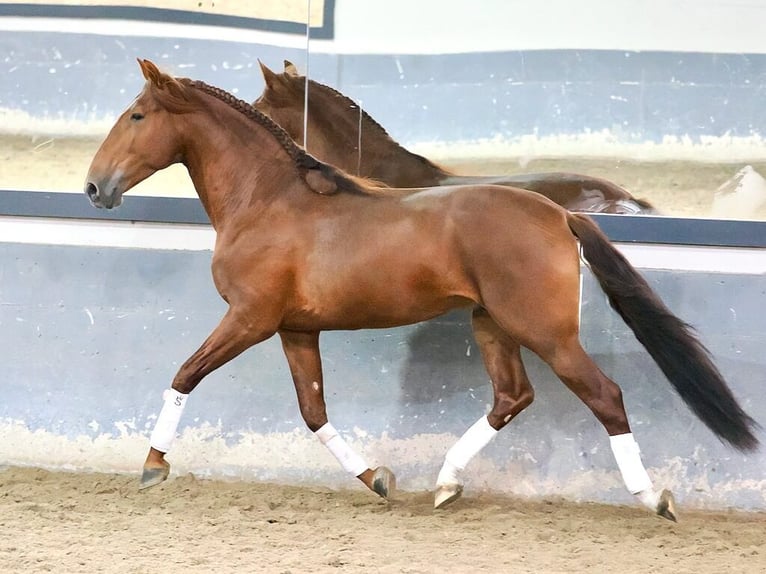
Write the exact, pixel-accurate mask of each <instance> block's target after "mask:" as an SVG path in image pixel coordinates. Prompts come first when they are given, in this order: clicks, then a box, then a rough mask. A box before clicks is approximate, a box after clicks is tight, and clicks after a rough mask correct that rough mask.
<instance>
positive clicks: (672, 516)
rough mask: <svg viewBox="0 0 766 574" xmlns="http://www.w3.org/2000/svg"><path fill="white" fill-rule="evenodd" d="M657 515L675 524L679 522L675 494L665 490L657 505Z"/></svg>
mask: <svg viewBox="0 0 766 574" xmlns="http://www.w3.org/2000/svg"><path fill="white" fill-rule="evenodd" d="M657 514H659V515H660V516H662V517H663V518H667V519H668V520H672V521H673V522H678V517H677V516H676V500H675V498H673V493H672V492H670V491H669V490H667V489H665V490H663V491H662V494H660V501H659V502H658V503H657Z"/></svg>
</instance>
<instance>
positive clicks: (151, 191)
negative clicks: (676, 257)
mask: <svg viewBox="0 0 766 574" xmlns="http://www.w3.org/2000/svg"><path fill="white" fill-rule="evenodd" d="M100 143H101V138H59V137H45V136H29V135H12V136H11V135H0V189H20V190H35V191H40V190H43V191H48V190H53V191H68V192H80V191H81V190H82V185H83V181H84V180H85V175H86V174H87V171H88V166H89V164H90V161H91V159H92V158H93V155H94V154H95V152H96V150H97V149H98V146H99V144H100ZM434 160H435V161H437V162H438V163H441V164H443V165H445V166H446V167H449V168H451V169H453V170H455V171H456V172H458V173H464V174H486V175H500V174H510V173H522V172H541V171H556V170H559V171H573V172H577V173H583V174H588V175H593V176H597V177H604V178H606V179H609V180H611V181H613V182H615V183H618V184H620V185H622V186H623V187H625V188H626V189H628V190H629V191H630V192H631V193H632V194H633V195H634V196H635V197H640V198H643V199H647V200H648V201H650V202H651V203H653V204H654V205H655V206H656V207H657V208H658V209H659V210H660V211H661V212H663V213H664V214H666V215H675V216H688V217H709V216H711V212H712V207H713V199H714V194H715V191H716V189H718V187H719V186H721V185H722V184H724V183H725V182H726V181H727V180H729V179H730V178H732V177H733V176H734V175H735V174H736V173H737V171H738V170H739V169H741V168H742V167H743V166H744V165H745V164H742V163H698V162H690V161H662V162H648V161H631V160H627V159H615V158H604V159H593V158H587V159H578V158H564V159H533V160H531V161H529V160H528V159H523V160H520V159H519V158H504V159H494V160H493V159H455V158H434ZM750 165H752V166H753V168H755V169H756V171H757V172H758V173H759V174H761V175H764V176H766V162H763V163H751V164H750ZM130 194H131V195H150V196H152V195H163V196H172V197H178V196H180V197H194V196H195V193H194V189H193V187H192V186H191V182H190V181H189V177H188V174H187V173H186V171H185V170H184V169H183V168H182V167H180V166H172V167H171V168H169V169H167V170H165V171H163V172H160V173H157V174H155V175H154V176H152V177H151V178H149V179H148V180H146V181H145V182H143V183H141V184H139V185H138V186H137V187H136V188H135V189H133V190H131V192H130ZM764 201H766V196H765V197H764ZM717 216H720V214H717ZM748 219H766V209H764V208H763V207H762V208H760V209H757V210H755V211H753V212H752V213H750V214H749V216H748Z"/></svg>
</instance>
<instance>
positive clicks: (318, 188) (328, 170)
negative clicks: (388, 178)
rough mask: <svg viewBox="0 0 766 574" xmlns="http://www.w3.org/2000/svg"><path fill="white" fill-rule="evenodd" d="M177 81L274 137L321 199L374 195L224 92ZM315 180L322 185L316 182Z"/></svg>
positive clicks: (196, 82)
mask: <svg viewBox="0 0 766 574" xmlns="http://www.w3.org/2000/svg"><path fill="white" fill-rule="evenodd" d="M179 81H180V82H182V83H183V84H185V85H187V86H191V87H193V88H195V89H197V90H199V91H201V92H204V93H205V94H208V95H210V96H213V97H214V98H216V99H218V100H220V101H222V102H224V103H225V104H227V105H228V106H229V107H231V108H233V109H235V110H236V111H238V112H239V113H241V114H243V115H244V116H246V117H247V118H249V119H251V120H253V121H254V122H256V123H257V124H259V125H261V126H262V127H264V128H266V130H268V132H269V133H270V134H271V135H273V136H274V138H275V139H276V140H277V142H279V144H280V145H281V146H282V148H283V149H284V150H285V151H286V152H287V153H288V155H289V156H290V157H291V158H292V160H293V161H294V162H295V165H296V166H297V167H298V168H301V169H303V170H307V172H313V174H311V173H304V174H303V178H304V180H305V181H306V183H307V184H308V186H309V187H310V188H311V189H312V191H315V192H316V193H320V194H322V195H332V194H334V193H337V192H338V191H345V192H349V193H354V194H359V195H376V194H375V193H374V192H371V191H370V190H368V189H367V184H368V183H372V182H371V181H368V180H365V179H364V178H358V177H353V176H351V175H348V174H346V173H344V172H343V171H341V170H339V169H338V168H336V167H335V166H332V165H329V164H326V163H323V162H321V161H319V160H318V159H316V158H315V157H314V156H312V155H311V154H309V153H308V152H306V150H304V149H303V148H302V147H300V146H299V145H298V144H296V143H295V141H293V139H292V138H291V137H290V135H289V134H288V133H287V132H286V131H285V130H284V129H282V127H281V126H279V124H277V123H276V122H274V121H273V120H272V119H271V118H269V117H268V116H267V115H266V114H263V113H261V112H259V111H258V110H256V109H255V108H254V107H253V106H252V105H250V104H249V103H247V102H246V101H244V100H241V99H239V98H237V97H236V96H234V95H233V94H231V93H229V92H227V91H226V90H223V89H221V88H217V87H215V86H211V85H209V84H206V83H205V82H203V81H201V80H190V79H187V78H183V79H180V78H179ZM318 178H320V179H322V180H324V181H320V180H318Z"/></svg>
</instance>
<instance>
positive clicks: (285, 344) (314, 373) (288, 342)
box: [279, 331, 396, 498]
mask: <svg viewBox="0 0 766 574" xmlns="http://www.w3.org/2000/svg"><path fill="white" fill-rule="evenodd" d="M279 336H280V337H281V338H282V348H283V349H284V352H285V356H286V357H287V362H288V364H289V366H290V373H291V374H292V377H293V382H294V383H295V391H296V393H297V395H298V406H299V407H300V410H301V415H302V416H303V420H304V421H305V422H306V426H308V427H309V429H310V430H311V431H312V432H313V433H314V434H315V435H316V437H317V438H318V439H319V440H320V441H321V442H322V444H323V445H325V446H326V447H327V449H328V450H329V451H330V452H331V453H332V454H333V456H335V458H336V459H338V462H340V464H341V466H342V467H343V468H344V470H346V471H347V472H348V473H350V474H351V475H352V476H355V477H356V478H358V479H359V480H361V481H362V482H363V483H364V484H365V485H366V486H367V488H369V489H370V490H372V491H373V492H375V493H377V494H379V495H380V496H382V497H383V498H389V497H390V496H391V495H392V494H393V492H394V490H395V488H396V478H395V477H394V474H393V473H392V472H391V471H390V470H389V469H387V468H386V467H383V466H381V467H378V468H376V469H374V470H373V469H371V468H370V467H369V466H368V465H367V463H366V462H365V461H364V459H362V457H361V456H359V455H358V454H357V453H356V452H355V451H354V450H353V449H352V448H351V447H350V446H349V445H348V443H347V442H346V441H345V440H343V438H342V437H341V436H340V434H338V432H337V431H336V430H335V428H334V427H333V426H332V424H330V422H329V421H328V419H327V408H326V405H325V401H324V386H323V381H322V359H321V357H320V355H319V332H309V333H299V332H294V331H280V332H279Z"/></svg>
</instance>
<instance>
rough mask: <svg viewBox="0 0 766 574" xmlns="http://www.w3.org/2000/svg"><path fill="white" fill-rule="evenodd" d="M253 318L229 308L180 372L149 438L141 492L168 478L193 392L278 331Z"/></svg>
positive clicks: (165, 394) (167, 392) (167, 391)
mask: <svg viewBox="0 0 766 574" xmlns="http://www.w3.org/2000/svg"><path fill="white" fill-rule="evenodd" d="M250 319H251V317H248V316H246V315H244V314H243V313H238V312H237V311H235V310H233V309H229V310H228V312H227V313H226V315H224V317H223V319H222V320H221V322H220V323H219V324H218V326H217V327H216V328H215V330H213V332H212V333H211V334H210V336H209V337H208V338H207V339H206V340H205V342H204V343H203V344H202V346H201V347H200V348H199V349H198V350H197V351H196V352H195V353H194V354H193V355H192V356H191V357H189V359H188V360H187V361H186V362H185V363H184V364H183V365H182V366H181V368H180V369H179V371H178V373H177V374H176V376H175V378H174V379H173V384H172V387H171V388H170V389H167V390H166V391H165V393H164V395H163V400H164V403H163V406H162V410H161V411H160V415H159V417H157V422H156V423H155V424H154V430H153V431H152V435H151V438H150V439H149V445H150V449H149V454H148V455H147V456H146V462H144V471H143V474H142V476H141V484H140V486H139V489H145V488H149V487H151V486H155V485H157V484H159V483H161V482H162V481H164V480H165V479H166V478H167V477H168V474H169V473H170V464H168V462H167V461H166V460H165V454H166V453H167V452H168V450H170V446H171V445H172V443H173V440H174V439H175V435H176V430H177V429H178V423H179V422H180V420H181V415H182V413H183V411H184V408H185V407H186V400H187V397H188V396H189V393H191V392H192V391H193V390H194V388H195V387H196V386H197V385H198V384H199V382H200V381H201V380H202V379H203V378H204V377H205V376H206V375H208V374H210V373H211V372H213V371H214V370H216V369H217V368H218V367H220V366H221V365H223V364H225V363H227V362H229V361H230V360H232V359H233V358H234V357H236V356H237V355H239V354H240V353H241V352H243V351H244V350H246V349H248V348H249V347H252V346H253V345H255V344H256V343H260V342H261V341H263V340H265V339H268V338H269V337H271V336H272V335H273V334H274V331H275V330H274V329H267V328H263V327H259V326H257V325H255V324H253V323H252V322H251V321H250Z"/></svg>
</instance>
